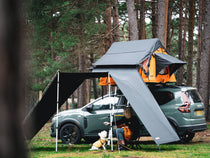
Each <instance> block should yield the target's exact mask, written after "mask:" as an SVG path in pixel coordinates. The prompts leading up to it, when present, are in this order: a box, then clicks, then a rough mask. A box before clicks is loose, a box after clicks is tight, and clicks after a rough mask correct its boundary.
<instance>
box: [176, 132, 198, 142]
mask: <svg viewBox="0 0 210 158" xmlns="http://www.w3.org/2000/svg"><path fill="white" fill-rule="evenodd" d="M194 136H195V133H190V132H186V133H184V134H181V135H179V138H180V142H181V143H189V142H190V141H191V140H192V139H193V138H194Z"/></svg>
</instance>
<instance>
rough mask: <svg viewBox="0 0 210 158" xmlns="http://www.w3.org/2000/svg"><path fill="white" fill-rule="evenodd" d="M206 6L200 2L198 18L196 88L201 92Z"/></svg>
mask: <svg viewBox="0 0 210 158" xmlns="http://www.w3.org/2000/svg"><path fill="white" fill-rule="evenodd" d="M203 9H204V5H203V1H199V16H198V52H197V69H196V86H197V89H198V91H199V89H200V62H201V53H202V48H203V47H202V39H203V36H202V32H203V29H202V24H203V18H204V13H203Z"/></svg>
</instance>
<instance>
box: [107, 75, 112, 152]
mask: <svg viewBox="0 0 210 158" xmlns="http://www.w3.org/2000/svg"><path fill="white" fill-rule="evenodd" d="M108 81H109V99H111V83H110V74H109V73H108ZM109 109H110V137H111V138H110V139H111V150H112V151H113V136H112V133H113V131H112V130H113V128H112V122H113V108H112V104H111V100H110V103H109ZM111 109H112V111H111Z"/></svg>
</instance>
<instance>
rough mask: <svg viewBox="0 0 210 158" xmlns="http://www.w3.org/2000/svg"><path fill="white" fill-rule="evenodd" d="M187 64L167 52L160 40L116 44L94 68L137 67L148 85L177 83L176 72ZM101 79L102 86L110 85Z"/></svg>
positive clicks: (104, 79)
mask: <svg viewBox="0 0 210 158" xmlns="http://www.w3.org/2000/svg"><path fill="white" fill-rule="evenodd" d="M184 64H185V62H183V61H181V60H178V59H176V58H174V57H172V56H170V55H168V53H167V52H166V50H165V48H164V47H163V45H162V44H161V42H160V40H159V39H147V40H137V41H128V42H115V43H113V44H112V46H111V47H110V49H109V50H108V51H107V53H106V54H105V55H104V56H103V57H102V58H101V59H99V60H98V61H97V62H96V63H94V64H93V68H107V67H115V68H120V67H121V68H123V67H136V68H139V73H140V75H141V76H142V78H143V80H144V82H146V83H151V82H152V83H161V82H163V83H165V82H176V79H175V76H174V74H173V73H174V72H175V71H176V70H177V69H178V68H179V67H180V66H182V65H184ZM105 81H107V79H106V78H101V82H100V83H99V84H100V85H108V82H105ZM112 83H113V84H115V83H114V82H112Z"/></svg>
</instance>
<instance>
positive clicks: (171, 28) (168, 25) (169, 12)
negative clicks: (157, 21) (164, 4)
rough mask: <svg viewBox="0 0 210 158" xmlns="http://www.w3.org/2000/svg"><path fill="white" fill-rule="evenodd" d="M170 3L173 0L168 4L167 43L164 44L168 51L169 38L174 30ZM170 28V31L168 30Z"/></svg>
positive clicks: (169, 46)
mask: <svg viewBox="0 0 210 158" xmlns="http://www.w3.org/2000/svg"><path fill="white" fill-rule="evenodd" d="M172 5H173V1H169V4H168V22H167V38H166V39H167V45H166V50H167V51H168V52H170V48H171V39H172V37H173V32H174V28H173V25H172V8H173V7H172ZM170 30H171V31H170Z"/></svg>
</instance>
